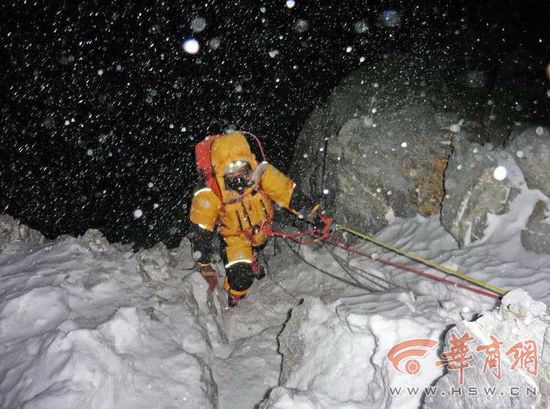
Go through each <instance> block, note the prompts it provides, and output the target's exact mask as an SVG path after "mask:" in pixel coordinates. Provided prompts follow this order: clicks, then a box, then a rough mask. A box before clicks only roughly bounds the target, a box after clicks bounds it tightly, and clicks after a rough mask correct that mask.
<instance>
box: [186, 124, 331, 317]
mask: <svg viewBox="0 0 550 409" xmlns="http://www.w3.org/2000/svg"><path fill="white" fill-rule="evenodd" d="M209 138H210V139H209ZM203 142H204V144H207V145H208V146H206V147H204V146H203V149H202V151H201V152H202V153H199V151H198V150H196V156H197V158H196V159H197V166H198V167H199V162H200V161H202V162H203V164H204V163H205V164H204V166H205V168H208V169H209V170H208V171H206V173H208V174H204V172H203V175H202V176H203V177H204V179H205V183H204V187H202V188H200V189H199V190H197V191H196V192H195V194H194V197H193V201H192V204H191V211H190V220H191V234H190V237H191V241H192V244H193V254H194V257H195V261H196V262H197V265H198V269H199V272H200V273H201V275H202V276H203V277H204V278H205V280H206V281H207V282H208V284H209V287H210V289H211V290H212V289H214V288H215V287H216V285H217V272H216V271H215V270H214V268H213V267H212V265H211V264H210V262H211V257H212V255H213V250H212V247H213V246H212V244H213V240H214V239H215V236H216V235H220V237H221V239H222V247H223V248H224V251H223V253H224V254H223V258H224V263H225V271H226V279H225V283H224V289H225V290H226V291H227V292H228V304H229V306H231V307H234V306H236V305H237V303H238V301H239V299H240V298H242V297H244V296H245V295H246V294H247V293H248V292H249V290H250V287H251V286H252V283H253V282H254V279H255V278H257V279H259V278H262V277H263V276H264V275H265V272H264V271H263V268H262V267H261V266H260V265H259V263H258V260H257V254H258V252H259V251H260V250H261V249H262V248H263V247H264V246H265V243H266V241H267V239H268V232H269V231H270V228H271V223H272V218H273V215H274V212H275V204H277V205H278V206H280V207H283V208H285V209H288V210H290V211H291V212H292V213H294V214H295V215H298V216H300V217H306V218H307V219H308V220H311V221H313V222H314V223H315V224H316V225H317V226H322V225H323V223H324V222H326V219H325V218H321V216H320V213H321V212H320V206H319V205H315V204H314V203H313V201H312V200H311V199H309V198H308V197H307V196H306V195H304V194H303V193H301V191H300V190H299V189H297V188H296V184H295V183H294V182H293V181H292V180H291V179H289V178H288V177H287V176H286V175H284V174H283V173H281V172H280V171H278V170H277V169H276V168H275V167H274V166H272V165H271V164H269V163H267V162H265V161H264V162H262V163H258V161H257V159H256V156H255V155H254V154H253V153H252V151H251V149H250V145H249V144H248V141H247V139H246V137H245V134H244V133H243V132H237V131H235V132H229V133H225V134H223V135H216V136H213V137H212V136H211V137H208V138H207V139H206V140H205V141H203ZM199 156H200V158H199ZM199 170H200V169H199ZM203 170H204V169H203Z"/></svg>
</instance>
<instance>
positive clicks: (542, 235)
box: [521, 200, 550, 254]
mask: <svg viewBox="0 0 550 409" xmlns="http://www.w3.org/2000/svg"><path fill="white" fill-rule="evenodd" d="M548 207H549V204H548V201H546V202H545V201H542V200H539V201H538V202H537V203H536V204H535V207H534V208H533V212H532V213H531V216H529V220H528V221H527V225H526V226H525V228H524V229H523V230H522V231H521V244H522V245H523V247H524V248H525V249H526V250H531V251H534V252H535V253H549V254H550V210H549V209H548Z"/></svg>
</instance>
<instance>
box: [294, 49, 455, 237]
mask: <svg viewBox="0 0 550 409" xmlns="http://www.w3.org/2000/svg"><path fill="white" fill-rule="evenodd" d="M424 68H425V67H423V65H422V62H420V61H414V62H412V63H411V61H409V60H407V59H405V58H400V57H391V58H389V59H388V60H386V61H383V62H381V63H380V64H379V65H375V66H371V67H367V68H364V69H362V70H358V71H357V72H355V73H354V74H352V75H351V76H350V77H349V78H348V79H346V80H345V81H344V82H343V83H342V84H340V85H339V86H338V87H337V88H336V89H335V90H334V92H333V93H332V95H331V97H330V99H329V101H328V102H327V104H326V105H324V106H323V107H321V108H319V109H318V110H317V111H316V112H315V113H314V114H313V115H312V116H311V118H310V119H309V120H308V122H307V123H306V125H305V127H304V129H303V131H302V134H301V135H300V138H299V140H298V143H297V149H296V153H295V160H294V164H293V168H292V170H291V174H292V175H293V177H294V178H295V179H296V180H297V182H299V184H300V185H301V186H302V187H303V189H304V190H305V191H306V192H308V193H309V194H310V195H312V196H314V197H320V196H324V201H325V202H326V205H327V206H326V207H327V208H328V210H329V211H330V212H331V214H333V215H334V216H335V217H337V218H338V220H339V221H340V222H341V223H347V224H351V225H354V226H357V227H358V228H362V229H363V230H369V231H377V230H380V229H381V228H382V227H384V226H385V225H387V223H388V219H391V218H392V217H393V216H398V217H408V216H412V215H415V214H416V213H421V214H424V215H432V214H437V213H438V212H439V207H440V202H441V199H442V196H443V172H444V169H445V167H446V161H447V157H448V155H449V153H450V139H451V135H452V132H451V125H453V121H455V120H457V118H456V115H453V114H452V113H447V114H445V115H443V114H439V113H438V112H437V110H436V109H434V107H433V104H432V101H431V99H430V96H431V95H435V93H436V89H437V86H438V85H437V84H439V83H440V80H438V79H437V77H438V73H437V72H436V71H432V72H429V71H427V70H425V69H424ZM426 72H427V73H426ZM427 77H428V78H427ZM325 149H326V151H325ZM321 192H323V194H321Z"/></svg>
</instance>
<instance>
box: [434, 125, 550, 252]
mask: <svg viewBox="0 0 550 409" xmlns="http://www.w3.org/2000/svg"><path fill="white" fill-rule="evenodd" d="M549 142H550V138H544V130H543V128H542V127H534V128H527V129H526V130H525V131H523V132H520V133H519V134H518V135H517V136H516V137H514V139H513V140H512V141H511V143H510V144H509V145H508V146H506V147H493V146H492V145H490V144H486V145H479V144H476V143H471V142H469V141H467V140H466V139H465V138H464V137H462V135H461V133H460V132H459V133H458V135H457V138H456V139H455V140H454V142H453V153H452V155H451V157H450V160H449V163H448V167H447V169H446V171H445V198H444V200H443V205H442V209H441V223H442V225H443V227H444V228H445V230H446V231H447V232H449V233H450V234H451V235H452V236H453V237H454V238H455V239H456V241H457V242H458V244H459V246H460V247H463V246H468V245H470V244H474V243H476V242H482V241H485V240H488V239H489V238H490V237H495V238H497V239H498V238H500V239H501V240H502V239H503V234H505V235H506V236H507V237H506V239H514V237H517V236H520V237H521V244H522V245H523V247H524V248H525V249H527V250H530V251H535V252H537V253H542V252H550V224H549V218H548V203H549V199H548V196H547V195H545V194H546V193H547V191H548V192H550V184H548V180H549V178H548V177H547V174H546V172H548V171H550V168H549V169H546V168H547V167H548V163H549V160H550V143H549Z"/></svg>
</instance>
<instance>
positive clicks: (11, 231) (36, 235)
mask: <svg viewBox="0 0 550 409" xmlns="http://www.w3.org/2000/svg"><path fill="white" fill-rule="evenodd" d="M16 242H24V243H29V244H40V243H43V242H44V236H42V234H41V233H40V232H39V231H37V230H33V229H31V228H30V227H28V226H26V225H24V224H22V223H20V222H19V220H16V219H14V218H13V217H11V216H8V215H7V214H2V215H0V250H2V249H3V248H4V247H5V246H7V245H8V244H10V243H16Z"/></svg>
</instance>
